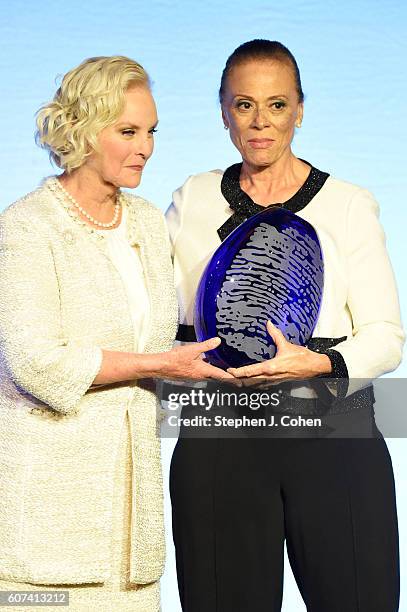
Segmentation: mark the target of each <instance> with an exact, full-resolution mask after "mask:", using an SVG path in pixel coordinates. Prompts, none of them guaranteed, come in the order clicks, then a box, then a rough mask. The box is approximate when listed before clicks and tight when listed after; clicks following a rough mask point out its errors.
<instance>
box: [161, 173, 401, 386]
mask: <svg viewBox="0 0 407 612" xmlns="http://www.w3.org/2000/svg"><path fill="white" fill-rule="evenodd" d="M222 176H223V172H222V171H221V170H213V171H211V172H205V173H202V174H198V175H196V176H191V177H190V178H189V179H188V180H187V181H186V182H185V184H184V185H183V186H182V187H181V188H180V189H178V190H177V191H175V193H174V194H173V203H172V205H171V206H170V208H169V209H168V211H167V213H166V218H167V223H168V227H169V230H170V236H171V242H172V250H173V258H174V271H175V282H176V288H177V293H178V301H179V304H180V312H181V319H180V321H181V323H182V324H184V325H192V324H193V309H194V299H195V293H196V289H197V286H198V283H199V279H200V277H201V275H202V273H203V271H204V269H205V266H206V264H207V263H208V261H209V259H210V258H211V256H212V254H213V252H214V251H215V250H216V248H217V247H218V246H219V245H220V244H221V241H220V238H219V235H218V233H217V229H218V228H219V227H221V226H222V225H223V224H224V223H225V222H226V221H227V219H229V218H230V217H231V215H232V212H233V211H232V210H231V209H230V207H229V203H228V201H227V200H226V199H225V197H224V196H223V195H222V191H221V181H222ZM296 214H298V215H299V216H300V217H302V218H303V219H306V220H307V221H308V222H309V223H311V224H312V225H313V226H314V228H315V229H316V231H317V233H318V236H319V239H320V242H321V247H322V251H323V259H324V289H323V298H322V305H321V310H320V314H319V318H318V322H317V326H316V328H315V330H314V333H313V337H318V338H341V337H346V340H343V341H342V342H340V343H339V344H337V345H336V346H335V349H334V350H335V351H338V352H339V353H340V354H341V355H342V357H343V359H344V361H345V364H346V367H347V370H348V375H349V379H350V384H349V387H348V390H347V394H348V395H350V394H351V393H353V392H354V391H356V390H358V389H359V388H362V387H363V386H365V385H366V379H373V378H376V377H377V376H380V375H382V374H384V373H385V372H389V371H392V370H394V369H395V368H396V367H397V366H398V364H399V363H400V360H401V355H402V346H403V342H404V333H403V329H402V326H401V320H400V308H399V302H398V294H397V288H396V283H395V279H394V274H393V270H392V267H391V264H390V261H389V257H388V254H387V251H386V246H385V236H384V232H383V229H382V226H381V225H380V222H379V220H378V214H379V206H378V204H377V202H376V200H375V199H374V197H373V196H372V195H371V193H369V192H368V191H367V190H366V189H362V188H361V187H358V186H356V185H353V184H350V183H347V182H344V181H340V180H337V179H335V178H333V177H331V176H329V177H328V178H327V180H326V181H325V183H324V184H323V186H322V188H321V189H320V190H319V191H318V193H316V195H315V196H314V197H313V198H312V199H311V201H310V202H309V203H308V204H307V205H306V206H305V207H304V208H302V210H300V211H299V212H297V213H296Z"/></svg>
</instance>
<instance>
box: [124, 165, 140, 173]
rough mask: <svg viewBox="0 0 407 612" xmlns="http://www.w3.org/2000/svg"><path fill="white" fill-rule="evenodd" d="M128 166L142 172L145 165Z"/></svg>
mask: <svg viewBox="0 0 407 612" xmlns="http://www.w3.org/2000/svg"><path fill="white" fill-rule="evenodd" d="M127 167H128V168H130V169H131V170H136V171H137V172H141V171H142V169H143V166H127Z"/></svg>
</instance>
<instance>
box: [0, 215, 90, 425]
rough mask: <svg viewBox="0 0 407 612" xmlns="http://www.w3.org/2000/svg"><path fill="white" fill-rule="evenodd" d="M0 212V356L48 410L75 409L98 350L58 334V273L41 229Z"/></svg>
mask: <svg viewBox="0 0 407 612" xmlns="http://www.w3.org/2000/svg"><path fill="white" fill-rule="evenodd" d="M10 213H11V211H10V210H9V211H7V214H3V215H1V216H0V361H1V367H2V370H3V371H5V372H6V375H7V376H9V377H10V378H11V379H12V380H13V381H14V383H15V384H16V385H18V386H19V387H20V388H21V389H22V390H23V391H25V392H27V393H29V394H31V395H34V396H35V397H37V398H38V399H40V400H41V401H42V402H44V403H46V404H48V405H49V406H50V407H51V408H52V409H54V410H56V411H58V412H61V413H64V414H69V413H72V412H75V411H76V408H77V405H78V402H79V400H80V399H81V397H82V396H83V395H84V394H85V393H86V391H87V390H88V389H89V387H90V386H91V384H92V381H93V379H94V378H95V376H96V374H97V373H98V371H99V369H100V366H101V362H102V351H101V349H100V348H99V347H97V346H89V345H85V344H84V343H81V342H80V341H79V340H75V341H74V340H71V339H70V338H68V337H65V336H64V334H63V330H62V326H61V318H60V301H59V288H58V278H57V273H56V270H55V266H54V260H53V253H52V248H51V244H50V243H49V241H48V240H47V236H46V232H44V231H41V228H37V229H36V228H35V227H34V226H33V225H32V223H31V220H30V223H28V222H27V220H24V222H23V221H21V219H19V218H18V216H17V218H16V217H13V215H12V214H10Z"/></svg>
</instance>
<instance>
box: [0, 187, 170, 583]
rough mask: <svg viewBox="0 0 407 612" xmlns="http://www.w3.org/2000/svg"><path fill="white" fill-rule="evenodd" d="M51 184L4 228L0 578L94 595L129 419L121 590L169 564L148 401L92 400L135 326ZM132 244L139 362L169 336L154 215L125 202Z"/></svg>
mask: <svg viewBox="0 0 407 612" xmlns="http://www.w3.org/2000/svg"><path fill="white" fill-rule="evenodd" d="M50 180H52V179H49V180H47V181H45V182H44V184H43V185H42V186H41V187H39V188H38V189H37V190H36V191H34V192H33V193H30V194H29V195H27V196H26V197H24V198H22V199H21V200H18V201H17V202H15V203H14V204H12V205H11V206H9V207H8V209H6V210H5V211H4V212H3V213H2V214H1V215H0V466H1V468H0V578H2V579H5V580H11V581H18V582H33V583H48V584H58V583H70V584H76V583H91V582H92V583H94V582H103V581H104V580H106V579H107V578H108V577H109V574H110V543H111V532H112V495H113V487H114V470H115V459H116V454H117V450H118V445H119V440H120V432H121V427H122V424H123V422H124V418H125V415H126V412H127V411H128V413H129V421H130V426H131V438H132V456H133V461H134V463H133V465H134V469H133V481H132V496H133V498H132V509H133V510H132V519H131V521H132V522H131V558H130V581H132V582H135V583H148V582H154V581H155V580H157V579H158V578H159V577H160V575H161V573H162V571H163V563H164V533H163V503H162V502H163V500H162V475H161V457H160V440H159V437H158V436H157V429H156V425H157V397H156V394H155V392H154V390H151V389H148V388H144V386H143V385H142V384H141V382H140V384H138V383H137V381H136V382H130V381H126V382H123V383H121V384H112V385H106V386H101V387H95V388H90V387H91V385H92V381H93V379H94V377H95V376H96V374H97V372H98V371H99V369H100V365H101V360H102V349H107V350H112V351H129V352H131V351H134V350H135V338H134V329H133V320H132V316H131V312H130V308H129V303H128V299H127V293H126V289H125V286H124V284H123V281H122V279H121V276H120V274H119V273H118V272H117V270H116V268H115V266H114V265H113V263H112V262H111V260H110V258H109V255H108V245H107V241H106V238H105V237H104V236H103V235H102V234H101V233H98V232H95V231H94V230H93V229H92V228H91V227H90V226H89V225H87V224H86V223H84V222H82V221H81V220H80V219H79V218H78V216H77V215H76V213H75V212H73V211H72V209H71V208H70V206H69V204H67V203H65V204H64V203H62V202H60V201H58V199H57V198H56V197H55V195H54V193H53V192H52V191H51V189H50V188H49V184H50ZM122 200H123V205H124V206H126V207H127V213H128V214H127V218H128V225H127V237H128V240H129V243H130V244H131V245H132V246H136V245H138V247H139V252H140V258H141V261H142V264H143V268H144V272H145V279H146V284H147V289H148V293H149V297H150V324H149V330H148V334H147V338H146V343H145V349H144V351H145V352H147V353H149V352H150V353H151V352H154V353H155V352H161V351H165V350H168V349H170V348H171V346H172V343H173V339H174V337H175V332H176V327H177V315H178V309H177V303H176V295H175V290H174V285H173V272H172V266H171V258H170V246H169V241H168V232H167V228H166V226H165V222H164V219H163V215H162V213H161V212H160V211H159V210H157V209H156V208H155V207H154V206H152V205H151V204H149V203H148V202H146V201H145V200H143V199H142V198H139V197H135V196H132V195H129V194H124V195H123V198H122Z"/></svg>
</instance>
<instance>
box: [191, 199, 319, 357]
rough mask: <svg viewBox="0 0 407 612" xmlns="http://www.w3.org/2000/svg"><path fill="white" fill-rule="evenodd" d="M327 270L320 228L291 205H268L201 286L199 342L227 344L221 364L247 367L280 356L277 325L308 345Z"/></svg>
mask: <svg viewBox="0 0 407 612" xmlns="http://www.w3.org/2000/svg"><path fill="white" fill-rule="evenodd" d="M323 279H324V268H323V260H322V251H321V245H320V242H319V239H318V236H317V233H316V231H315V229H314V228H313V226H312V225H311V224H310V223H308V222H307V221H305V220H304V219H302V218H301V217H299V216H297V215H295V214H294V213H292V212H290V211H288V210H285V209H284V208H280V207H275V208H267V209H265V210H264V211H261V212H259V213H258V214H256V215H254V216H252V217H250V218H249V219H247V220H246V221H245V222H244V223H242V224H241V225H239V227H237V228H236V229H235V230H234V231H233V232H232V233H231V234H230V235H229V236H228V237H227V238H226V239H225V240H224V242H223V243H222V244H221V245H220V246H219V247H218V249H217V250H216V251H215V253H214V255H213V256H212V258H211V260H210V261H209V263H208V265H207V267H206V269H205V271H204V273H203V275H202V277H201V280H200V283H199V286H198V291H197V295H196V301H195V316H194V327H195V332H196V336H197V339H198V341H200V342H201V341H203V340H207V339H208V338H212V337H214V336H219V338H221V339H222V343H221V345H220V346H219V347H218V348H216V349H215V350H213V351H210V352H209V353H208V354H207V359H208V360H209V361H210V363H212V364H213V365H216V366H218V367H221V368H227V367H239V366H243V365H248V364H252V363H256V362H258V361H264V360H266V359H271V358H272V357H274V355H275V352H276V347H275V344H274V342H273V341H272V339H271V338H270V336H269V334H268V333H267V330H266V323H267V321H268V320H270V321H271V322H272V323H273V324H274V325H275V326H276V327H278V328H279V329H280V330H281V331H282V332H283V334H284V336H285V337H286V339H287V340H289V341H290V342H293V343H294V344H298V345H302V346H304V345H305V344H306V343H307V342H308V341H309V339H310V338H311V336H312V332H313V331H314V328H315V325H316V323H317V319H318V315H319V310H320V306H321V300H322V290H323Z"/></svg>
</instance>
